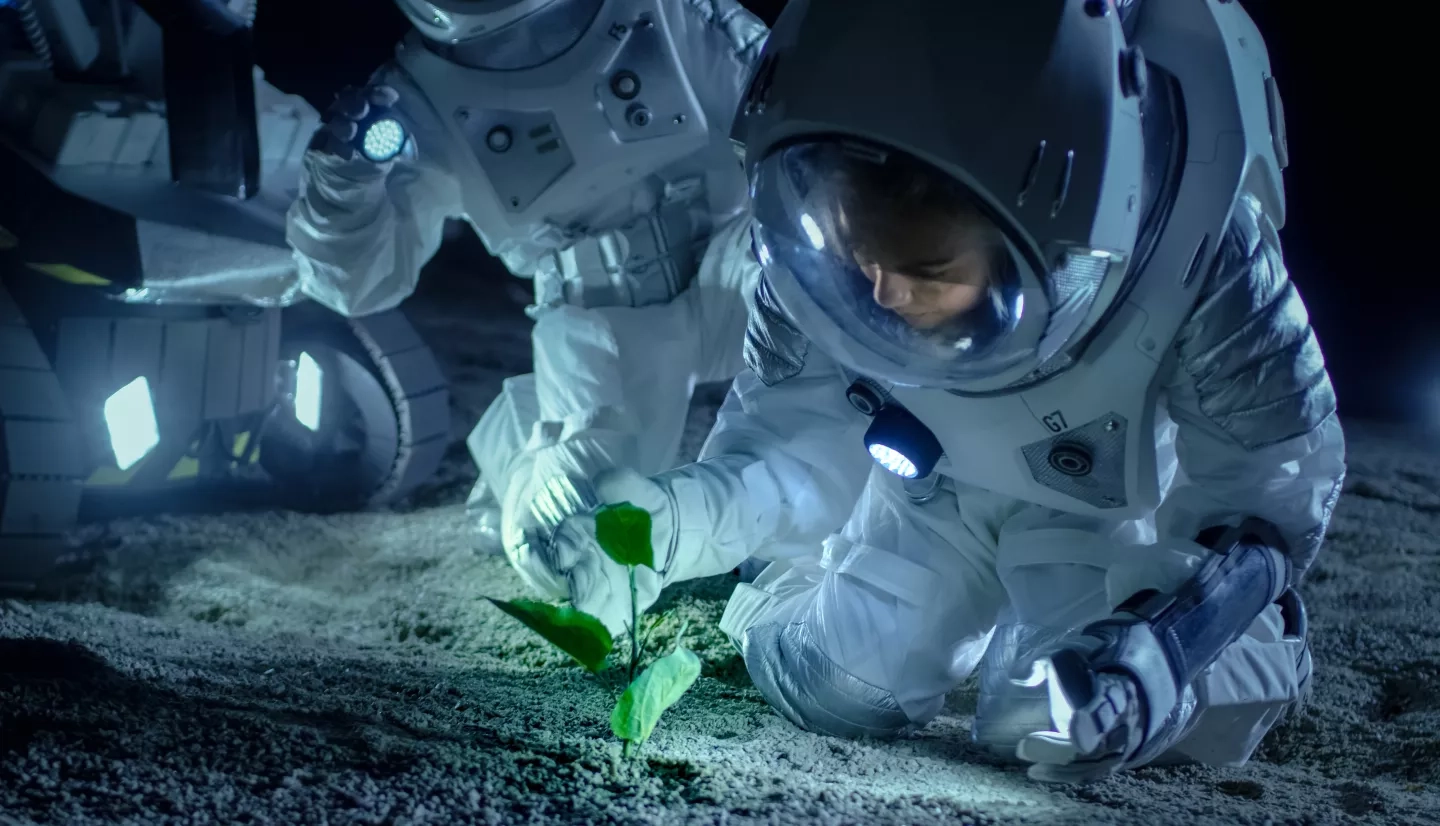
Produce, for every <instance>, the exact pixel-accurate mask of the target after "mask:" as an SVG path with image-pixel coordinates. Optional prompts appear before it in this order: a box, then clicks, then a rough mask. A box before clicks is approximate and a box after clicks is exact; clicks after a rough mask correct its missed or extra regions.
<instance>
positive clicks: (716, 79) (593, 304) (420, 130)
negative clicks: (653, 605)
mask: <svg viewBox="0 0 1440 826" xmlns="http://www.w3.org/2000/svg"><path fill="white" fill-rule="evenodd" d="M399 5H400V7H401V8H402V9H403V10H404V12H405V13H406V14H407V15H408V16H409V18H410V20H411V21H412V22H413V24H414V26H415V31H414V32H412V33H411V34H410V35H409V36H408V37H407V39H406V40H405V41H404V42H403V44H402V45H401V47H400V48H399V50H398V52H397V56H396V58H395V60H394V61H393V62H392V63H390V64H388V65H386V66H385V67H383V68H381V69H380V70H379V71H378V72H377V73H376V75H375V76H374V77H373V78H372V80H371V85H370V86H368V87H367V88H365V89H363V90H352V91H351V92H349V93H347V94H345V95H342V96H341V98H340V99H339V100H337V102H336V105H335V107H334V108H333V109H332V111H331V113H330V117H329V124H328V126H327V128H326V129H324V130H322V132H321V133H320V134H319V135H317V140H316V141H315V143H314V144H312V149H311V151H310V152H309V153H308V154H307V156H306V159H305V166H306V178H305V182H304V187H303V193H302V197H301V198H300V199H299V201H298V202H297V203H296V204H295V205H294V207H293V209H292V210H291V212H290V215H289V227H288V237H289V241H290V243H291V245H292V246H293V247H294V249H295V252H296V259H297V261H298V263H299V270H300V275H301V285H302V289H303V290H304V292H305V293H306V294H308V295H309V296H310V297H312V298H314V299H315V300H317V301H319V302H321V303H322V304H325V305H327V306H329V307H331V308H332V309H334V310H336V311H338V312H341V313H345V314H349V315H364V314H368V313H372V312H376V311H379V310H383V309H387V308H389V307H392V306H394V305H396V304H398V303H399V302H400V301H401V300H403V299H404V298H405V297H406V296H408V295H409V294H410V293H411V292H412V291H413V290H414V288H415V285H416V281H417V278H418V276H419V273H420V268H421V266H422V265H423V264H424V263H425V262H426V261H427V260H428V259H429V258H430V257H431V256H432V255H433V254H434V252H435V250H436V248H437V247H438V246H439V244H440V241H441V237H442V230H443V225H444V222H445V219H447V218H464V219H466V220H467V221H468V222H469V223H470V224H471V225H472V226H474V228H475V230H476V231H477V232H478V233H479V235H480V237H481V239H482V240H483V241H484V243H485V245H486V247H487V249H488V250H489V251H490V252H491V253H493V254H494V255H496V256H497V257H499V258H500V260H501V261H502V262H503V263H504V264H505V266H506V267H507V268H508V269H509V270H510V271H511V272H512V273H514V274H515V275H518V276H524V277H532V278H533V279H534V282H535V302H534V305H533V306H532V307H530V308H529V310H528V311H527V312H528V313H529V314H530V315H531V317H532V318H533V319H534V320H535V326H534V331H533V336H532V341H533V346H534V373H533V374H529V375H523V376H518V377H513V378H510V379H508V380H506V381H505V383H504V387H503V390H502V392H501V394H500V396H499V398H498V399H497V400H496V401H495V402H494V403H493V404H492V405H491V407H490V408H489V410H488V411H487V412H486V413H485V415H484V416H483V418H482V419H481V421H480V422H479V424H478V425H477V426H476V427H475V429H474V431H473V432H472V433H471V435H470V438H469V440H468V442H469V447H470V452H471V455H472V456H473V458H474V460H475V462H476V464H477V465H478V466H479V469H480V481H479V483H478V484H477V485H476V488H475V490H474V492H473V493H472V495H471V498H470V512H471V515H472V518H473V519H474V522H475V525H476V528H477V530H478V531H479V534H480V535H479V537H478V539H480V541H481V542H482V543H483V544H486V545H489V546H490V548H491V549H494V548H496V547H497V546H498V540H499V535H500V532H501V530H502V519H501V517H500V507H499V506H500V505H502V504H504V505H505V513H506V516H505V518H504V519H503V530H505V531H509V533H510V534H511V535H512V537H513V538H514V540H515V541H512V542H511V543H510V544H511V545H512V547H513V546H515V545H516V544H517V542H518V543H522V544H521V546H520V549H521V551H523V537H524V531H525V530H527V529H529V528H532V527H534V525H533V523H534V521H535V518H534V517H533V516H532V503H533V501H534V499H535V496H534V493H535V490H536V489H542V490H543V489H544V484H543V483H544V482H545V481H546V480H547V479H549V478H551V477H553V476H556V475H562V476H567V477H572V478H574V479H576V480H577V481H578V482H583V480H584V479H585V478H587V477H588V476H589V475H592V474H593V473H595V472H596V471H598V470H600V469H603V468H607V467H612V466H624V467H632V468H635V469H636V470H638V471H640V472H642V473H655V472H658V471H660V470H664V469H666V468H669V467H672V466H673V465H674V463H675V453H676V451H677V449H678V446H679V442H680V437H681V435H682V431H683V428H684V423H685V417H686V414H687V412H688V409H689V401H690V395H691V392H692V391H693V388H694V386H695V384H696V383H697V382H704V381H717V380H728V379H730V378H732V377H733V376H734V375H735V374H736V373H737V372H739V371H740V369H742V367H743V366H744V363H743V359H742V355H741V341H742V339H743V333H744V329H745V319H746V301H747V299H748V297H749V295H750V294H751V293H753V288H754V283H753V281H752V282H750V283H745V282H744V279H745V278H749V277H752V276H753V273H754V271H753V268H751V269H747V268H737V267H729V268H724V267H720V266H718V264H719V262H720V261H722V260H728V258H729V257H733V254H731V253H729V252H728V251H727V249H726V248H727V245H729V246H735V245H742V246H748V244H749V235H748V229H747V227H746V224H745V222H744V220H743V216H742V215H741V214H740V213H741V209H742V206H743V203H744V198H745V178H744V173H743V170H742V168H741V165H740V161H739V159H738V158H737V157H736V153H735V150H734V148H733V146H732V145H731V143H730V140H729V130H730V125H731V121H732V119H733V117H734V114H735V111H736V109H737V108H738V104H739V100H740V97H741V95H742V94H743V92H744V89H745V86H746V82H747V80H748V78H749V76H750V70H751V64H752V62H753V59H754V57H755V55H756V54H757V53H758V51H759V49H760V46H761V44H762V43H763V41H764V37H765V35H766V29H765V27H764V25H763V24H762V23H760V22H759V21H758V20H757V19H756V18H755V17H754V16H752V15H751V14H749V13H748V12H746V11H745V10H744V9H742V8H741V7H740V6H739V5H738V4H737V3H736V2H734V0H433V2H424V1H423V0H399ZM712 241H713V244H711V245H710V246H709V249H710V250H711V252H710V253H709V255H708V257H707V255H706V250H707V244H710V242H712ZM567 502H568V500H567ZM581 503H584V500H583V499H580V500H575V504H576V505H578V504H581ZM570 507H572V504H567V503H566V502H554V501H552V502H550V503H549V505H548V507H547V508H545V509H543V512H544V514H545V515H546V516H548V517H549V518H551V519H552V520H554V519H558V518H560V517H562V516H564V515H566V514H567V513H568V512H569V511H568V510H567V509H568V508H570Z"/></svg>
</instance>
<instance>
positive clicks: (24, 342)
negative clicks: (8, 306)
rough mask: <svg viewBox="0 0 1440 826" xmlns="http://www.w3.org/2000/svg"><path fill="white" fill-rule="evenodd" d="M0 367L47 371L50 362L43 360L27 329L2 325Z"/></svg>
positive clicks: (41, 352)
mask: <svg viewBox="0 0 1440 826" xmlns="http://www.w3.org/2000/svg"><path fill="white" fill-rule="evenodd" d="M0 300H3V299H0ZM0 367H23V368H25V369H26V370H49V369H50V360H49V359H47V358H45V353H44V352H43V351H42V350H41V349H40V344H39V343H38V342H37V341H35V336H34V334H32V333H31V332H30V330H29V328H27V327H19V326H14V325H3V326H0Z"/></svg>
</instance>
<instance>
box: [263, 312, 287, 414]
mask: <svg viewBox="0 0 1440 826" xmlns="http://www.w3.org/2000/svg"><path fill="white" fill-rule="evenodd" d="M283 325H284V313H282V312H280V311H279V310H273V311H271V312H270V313H269V314H268V315H267V317H266V319H265V336H266V338H265V363H266V364H267V365H269V368H268V369H269V371H270V372H269V373H268V374H267V375H268V376H269V381H268V382H267V383H266V385H265V391H264V395H265V404H266V406H267V407H268V406H269V405H270V403H271V402H273V401H274V400H275V394H276V392H277V390H278V388H277V387H276V386H275V375H276V366H277V365H278V364H279V363H280V334H281V331H282V329H283Z"/></svg>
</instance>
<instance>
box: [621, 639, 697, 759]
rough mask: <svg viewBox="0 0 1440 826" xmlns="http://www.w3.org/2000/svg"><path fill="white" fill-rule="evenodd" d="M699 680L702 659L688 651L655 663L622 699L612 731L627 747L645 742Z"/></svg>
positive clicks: (626, 691) (678, 652) (683, 649)
mask: <svg viewBox="0 0 1440 826" xmlns="http://www.w3.org/2000/svg"><path fill="white" fill-rule="evenodd" d="M699 676H700V658H699V657H697V656H695V654H694V653H693V652H691V651H690V650H689V649H688V648H677V649H676V650H675V653H673V654H669V655H667V656H664V657H661V658H660V659H658V660H656V661H655V662H653V663H651V664H650V667H649V668H647V669H645V671H644V672H642V673H641V674H640V676H639V677H636V678H635V682H633V683H631V684H630V687H629V688H627V689H625V693H624V694H622V695H620V701H619V702H618V703H616V704H615V711H613V712H612V713H611V714H610V730H611V731H613V732H615V736H616V737H619V738H620V739H621V740H624V741H625V742H627V743H637V744H638V743H643V742H645V741H646V740H648V739H649V738H650V733H651V732H652V731H654V730H655V724H656V723H658V722H660V715H662V714H664V713H665V709H667V708H669V707H670V706H673V705H675V703H676V702H677V701H678V700H679V699H680V697H681V696H682V695H684V693H685V692H686V691H688V690H690V686H692V685H694V684H695V680H696V678H697V677H699Z"/></svg>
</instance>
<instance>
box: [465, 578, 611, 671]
mask: <svg viewBox="0 0 1440 826" xmlns="http://www.w3.org/2000/svg"><path fill="white" fill-rule="evenodd" d="M486 599H490V598H489V597H486ZM490 602H491V603H493V604H494V606H495V607H496V608H499V609H500V610H501V611H504V612H505V613H507V614H509V615H510V616H512V617H514V618H515V619H518V620H520V621H521V622H523V623H525V625H526V626H527V627H528V628H529V629H530V630H531V631H534V632H535V633H537V634H539V635H540V636H542V637H544V638H545V639H546V640H548V641H549V642H550V644H551V645H554V646H555V647H556V648H558V649H560V650H561V651H564V652H565V653H566V654H569V655H570V656H571V657H574V658H575V662H577V663H580V664H581V665H583V666H585V668H586V669H587V670H588V671H590V672H592V673H594V672H597V671H599V670H600V669H602V668H604V667H605V657H606V656H607V655H609V653H610V649H612V648H614V647H615V640H613V639H611V637H610V632H609V631H608V630H606V628H605V625H604V624H603V623H601V622H600V620H598V619H596V618H595V617H592V616H590V615H589V614H587V613H585V612H584V611H577V610H576V609H574V608H571V607H570V606H568V605H550V604H549V603H545V602H537V601H536V600H532V599H517V600H513V601H507V600H503V599H490Z"/></svg>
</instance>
